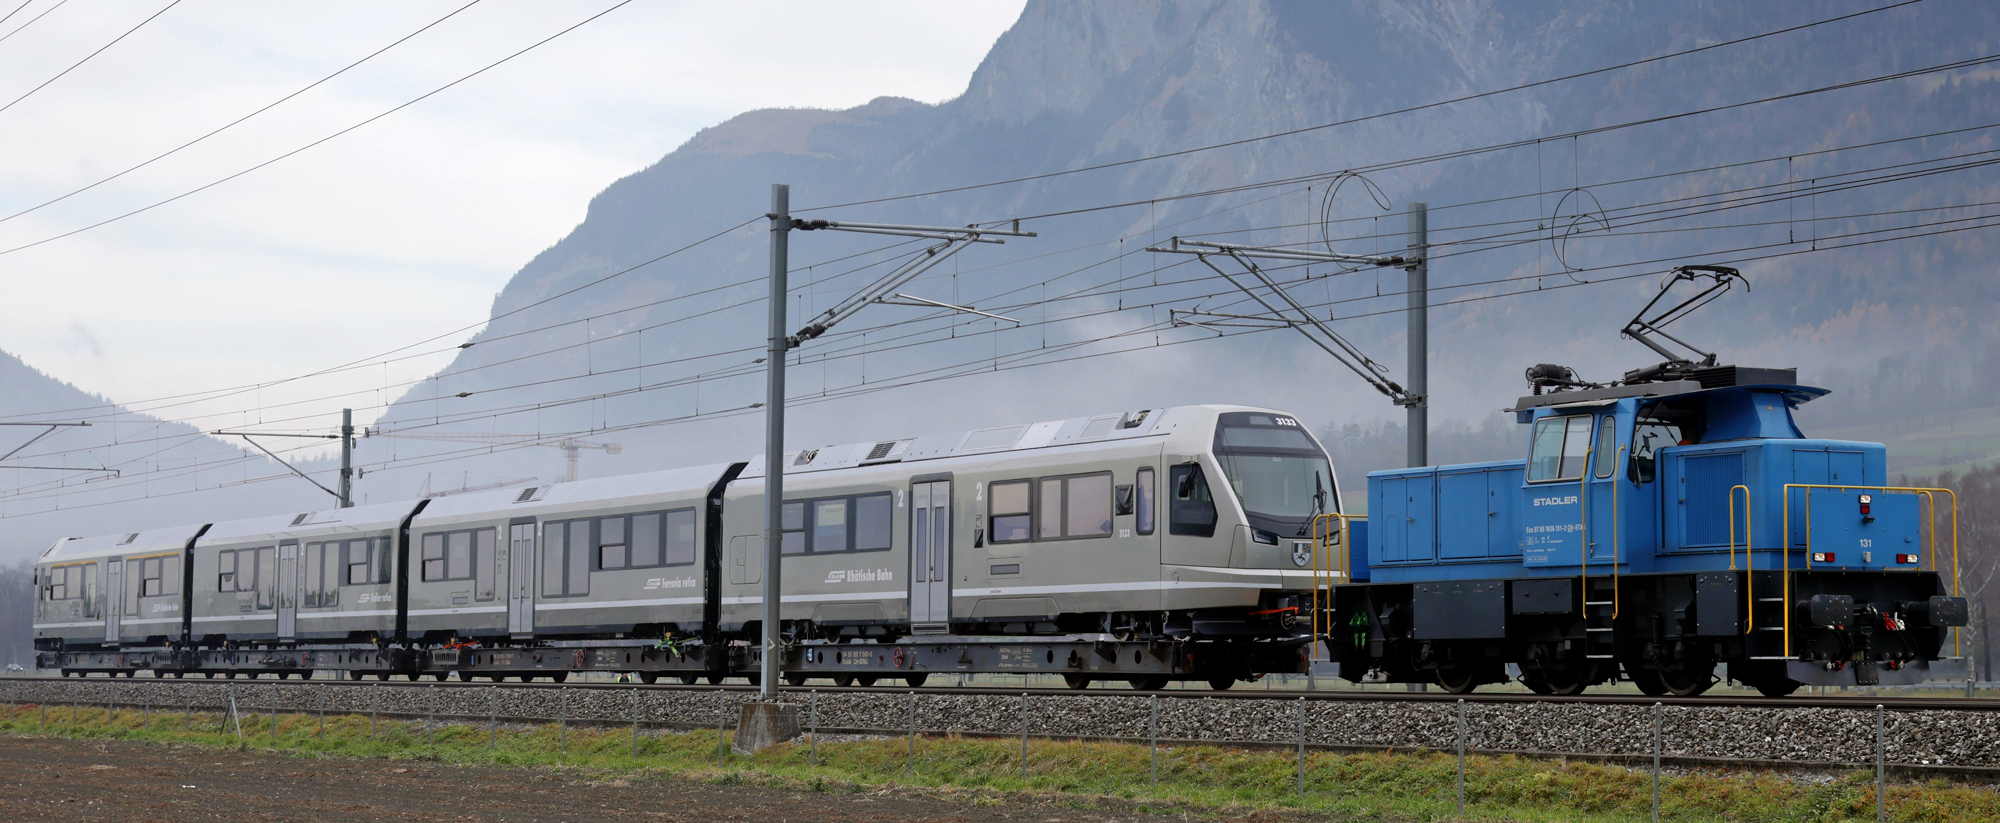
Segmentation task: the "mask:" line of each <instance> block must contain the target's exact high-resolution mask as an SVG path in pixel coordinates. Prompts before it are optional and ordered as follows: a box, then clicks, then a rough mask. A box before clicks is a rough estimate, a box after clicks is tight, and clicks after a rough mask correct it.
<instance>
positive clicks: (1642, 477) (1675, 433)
mask: <svg viewBox="0 0 2000 823" xmlns="http://www.w3.org/2000/svg"><path fill="white" fill-rule="evenodd" d="M1680 442H1681V427H1679V426H1676V425H1674V424H1673V423H1669V422H1667V421H1665V420H1660V419H1657V418H1651V417H1640V418H1639V419H1638V420H1636V421H1634V422H1633V425H1632V450H1631V452H1630V455H1631V456H1630V457H1629V458H1627V460H1626V465H1627V468H1626V470H1625V473H1626V477H1627V478H1628V479H1630V480H1631V481H1632V482H1634V483H1651V482H1653V476H1654V473H1655V471H1656V470H1657V466H1658V465H1659V453H1660V450H1661V449H1664V448H1666V447H1668V446H1674V445H1679V443H1680Z"/></svg>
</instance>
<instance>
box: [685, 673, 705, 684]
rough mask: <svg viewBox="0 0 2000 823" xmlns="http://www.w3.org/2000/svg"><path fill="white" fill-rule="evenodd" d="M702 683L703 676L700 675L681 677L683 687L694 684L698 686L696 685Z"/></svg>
mask: <svg viewBox="0 0 2000 823" xmlns="http://www.w3.org/2000/svg"><path fill="white" fill-rule="evenodd" d="M700 682H701V675H698V674H684V675H681V685H683V686H692V685H694V684H696V683H700Z"/></svg>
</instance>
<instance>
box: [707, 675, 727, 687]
mask: <svg viewBox="0 0 2000 823" xmlns="http://www.w3.org/2000/svg"><path fill="white" fill-rule="evenodd" d="M724 679H725V678H724V677H723V676H722V675H719V674H711V675H709V676H708V685H710V686H720V685H722V681H723V680H724Z"/></svg>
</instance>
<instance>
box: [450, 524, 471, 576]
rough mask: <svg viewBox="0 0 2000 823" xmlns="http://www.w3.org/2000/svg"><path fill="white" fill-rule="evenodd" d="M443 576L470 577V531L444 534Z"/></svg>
mask: <svg viewBox="0 0 2000 823" xmlns="http://www.w3.org/2000/svg"><path fill="white" fill-rule="evenodd" d="M444 577H445V579H446V580H470V579H472V532H452V533H451V534H447V535H445V536H444Z"/></svg>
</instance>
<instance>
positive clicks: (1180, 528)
mask: <svg viewBox="0 0 2000 823" xmlns="http://www.w3.org/2000/svg"><path fill="white" fill-rule="evenodd" d="M1167 479H1168V480H1169V481H1170V482H1172V483H1173V484H1174V497H1173V502H1172V504H1171V505H1170V506H1169V507H1168V509H1167V533H1168V534H1177V535H1186V536H1189V537H1214V536H1215V520H1216V515H1215V498H1214V497H1213V496H1212V495H1211V494H1210V493H1209V490H1208V478H1207V477H1204V476H1203V475H1202V471H1201V465H1200V464H1199V463H1186V464H1182V465H1179V466H1175V467H1173V473H1172V474H1171V475H1169V476H1168V478H1167Z"/></svg>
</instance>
